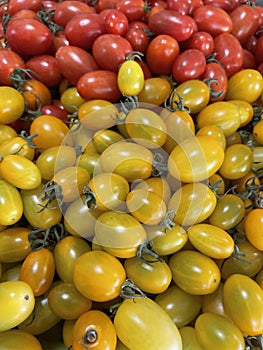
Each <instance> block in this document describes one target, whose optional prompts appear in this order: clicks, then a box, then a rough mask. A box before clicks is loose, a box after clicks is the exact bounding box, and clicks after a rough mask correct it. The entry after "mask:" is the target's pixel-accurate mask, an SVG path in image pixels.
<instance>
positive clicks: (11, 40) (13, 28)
mask: <svg viewBox="0 0 263 350" xmlns="http://www.w3.org/2000/svg"><path fill="white" fill-rule="evenodd" d="M6 39H7V41H8V45H9V47H10V48H11V49H12V50H14V51H15V52H16V53H17V54H19V55H21V56H22V57H28V56H35V55H41V54H46V53H48V51H49V49H50V48H51V45H52V34H51V31H50V30H49V28H48V27H47V26H46V25H44V24H43V23H41V22H40V21H37V20H35V19H31V18H17V19H16V20H15V21H12V22H11V23H9V24H8V25H7V29H6Z"/></svg>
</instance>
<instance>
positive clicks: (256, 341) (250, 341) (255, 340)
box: [245, 334, 263, 350]
mask: <svg viewBox="0 0 263 350" xmlns="http://www.w3.org/2000/svg"><path fill="white" fill-rule="evenodd" d="M245 343H246V345H247V346H248V349H251V350H254V349H255V350H256V349H257V347H256V346H259V348H260V350H263V334H261V335H258V336H253V337H252V336H247V337H245Z"/></svg>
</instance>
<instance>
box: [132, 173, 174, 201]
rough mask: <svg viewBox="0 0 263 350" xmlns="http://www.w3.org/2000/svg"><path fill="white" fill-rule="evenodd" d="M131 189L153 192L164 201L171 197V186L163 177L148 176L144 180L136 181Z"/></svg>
mask: <svg viewBox="0 0 263 350" xmlns="http://www.w3.org/2000/svg"><path fill="white" fill-rule="evenodd" d="M132 189H133V190H138V189H143V190H145V191H149V192H153V193H154V194H156V195H157V196H159V197H161V198H162V199H163V201H164V202H165V203H167V202H168V201H169V199H170V198H171V188H170V186H169V183H168V181H167V180H166V179H165V178H164V177H149V178H148V179H146V180H145V181H138V183H136V184H135V186H134V187H133V188H132Z"/></svg>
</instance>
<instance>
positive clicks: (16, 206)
mask: <svg viewBox="0 0 263 350" xmlns="http://www.w3.org/2000/svg"><path fill="white" fill-rule="evenodd" d="M23 209H24V208H23V201H22V197H21V194H20V192H19V190H18V189H17V188H16V187H15V186H13V185H11V184H10V183H9V182H7V181H6V180H0V212H1V216H0V224H1V225H4V226H9V225H13V224H15V223H17V222H18V221H19V220H20V219H21V217H22V215H23Z"/></svg>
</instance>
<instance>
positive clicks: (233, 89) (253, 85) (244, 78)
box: [225, 69, 263, 103]
mask: <svg viewBox="0 0 263 350" xmlns="http://www.w3.org/2000/svg"><path fill="white" fill-rule="evenodd" d="M262 91H263V78H262V75H261V74H260V72H258V71H257V70H256V69H242V70H241V71H239V72H237V73H235V74H233V75H232V76H231V77H230V78H229V79H228V85H227V91H226V96H225V100H235V99H240V100H244V101H246V102H249V103H253V102H255V101H256V100H257V99H258V98H259V97H260V96H261V94H262Z"/></svg>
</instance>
